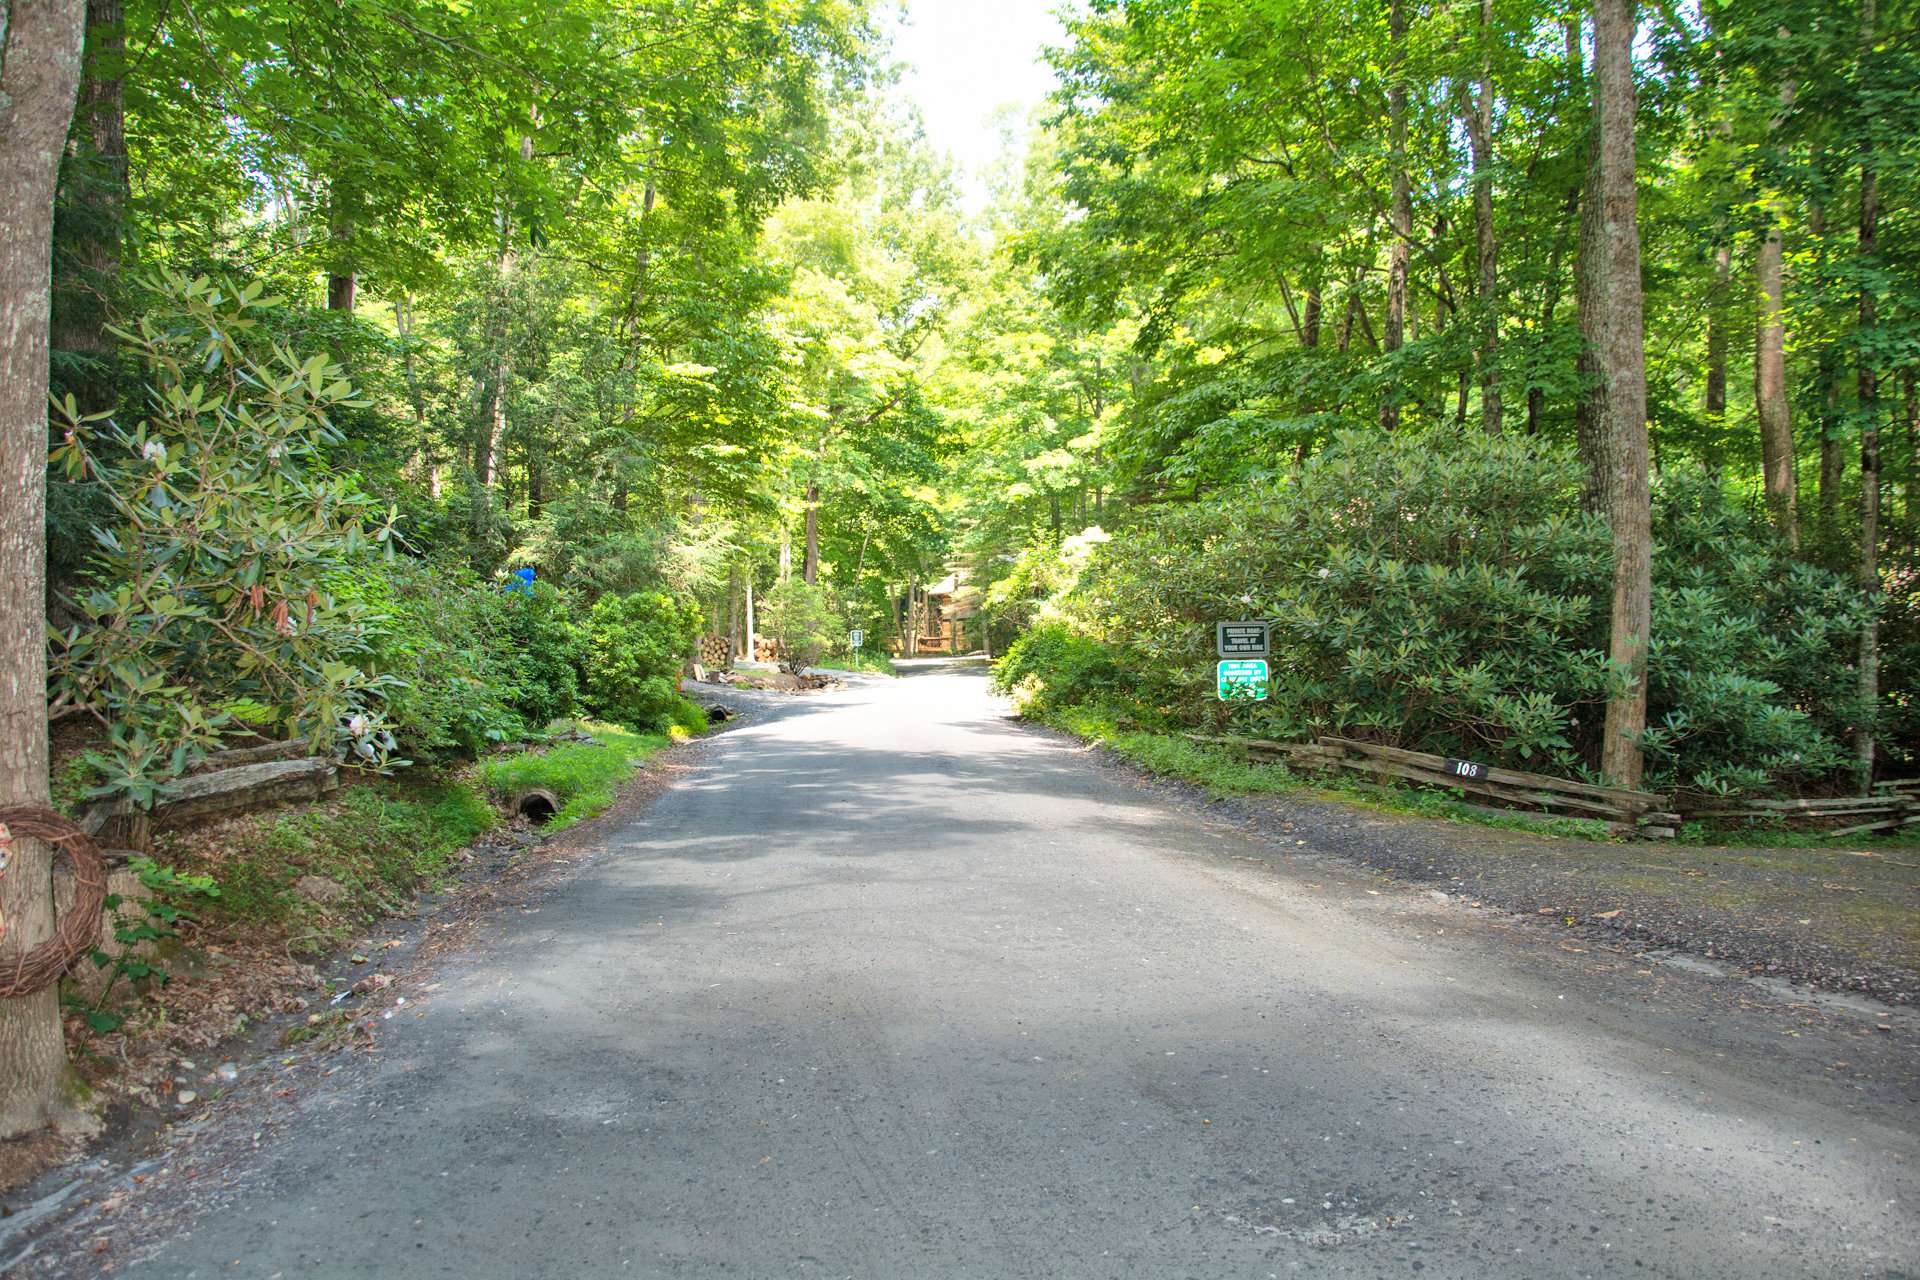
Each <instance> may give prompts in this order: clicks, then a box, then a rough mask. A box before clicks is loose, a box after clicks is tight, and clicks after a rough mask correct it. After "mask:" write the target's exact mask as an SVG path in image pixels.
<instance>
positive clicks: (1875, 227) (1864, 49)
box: [1854, 0, 1880, 795]
mask: <svg viewBox="0 0 1920 1280" xmlns="http://www.w3.org/2000/svg"><path fill="white" fill-rule="evenodd" d="M1875 10H1876V0H1861V5H1860V55H1861V64H1862V66H1861V74H1862V75H1863V76H1870V75H1871V69H1870V67H1869V66H1868V64H1869V62H1870V61H1871V59H1872V57H1873V40H1874V25H1875V22H1876V19H1877V17H1878V15H1877V13H1876V12H1875ZM1879 238H1880V173H1879V169H1878V167H1877V165H1876V161H1875V157H1874V154H1873V140H1872V136H1871V135H1868V137H1867V140H1866V141H1865V142H1863V143H1862V144H1861V148H1860V233H1859V250H1860V259H1861V265H1862V266H1863V267H1868V268H1870V267H1871V266H1872V265H1873V258H1874V255H1875V253H1876V251H1877V249H1878V243H1879ZM1875 311H1876V305H1875V299H1874V294H1873V283H1872V272H1871V271H1870V270H1869V271H1866V272H1863V274H1862V279H1861V284H1860V336H1861V337H1862V338H1863V339H1864V338H1866V337H1868V336H1869V335H1870V334H1871V332H1872V330H1873V328H1874V326H1875V324H1876V323H1877V316H1876V314H1875ZM1869 350H1870V347H1868V346H1867V345H1865V344H1863V345H1862V348H1861V355H1860V369H1859V374H1858V376H1859V388H1860V389H1859V397H1860V590H1861V592H1862V593H1863V594H1864V595H1865V596H1866V598H1867V603H1868V605H1869V606H1870V610H1869V612H1868V615H1867V623H1866V625H1865V626H1864V627H1862V628H1861V629H1860V659H1859V662H1858V664H1857V670H1858V672H1859V676H1860V708H1861V720H1860V727H1859V729H1858V730H1857V731H1856V732H1855V735H1854V756H1855V759H1854V773H1855V781H1856V782H1857V783H1858V785H1859V788H1860V794H1862V795H1867V794H1869V793H1871V792H1872V790H1873V758H1874V750H1875V741H1874V734H1875V730H1876V728H1877V727H1878V726H1877V723H1876V722H1877V721H1878V719H1879V704H1880V382H1879V375H1878V373H1877V372H1876V371H1875V369H1874V367H1873V359H1872V357H1871V355H1869V354H1868V352H1869Z"/></svg>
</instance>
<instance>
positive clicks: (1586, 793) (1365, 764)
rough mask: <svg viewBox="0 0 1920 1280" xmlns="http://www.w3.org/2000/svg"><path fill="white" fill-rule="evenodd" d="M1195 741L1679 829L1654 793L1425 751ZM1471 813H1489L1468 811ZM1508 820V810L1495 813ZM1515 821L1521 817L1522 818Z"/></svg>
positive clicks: (1644, 826)
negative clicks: (1506, 814) (1507, 767)
mask: <svg viewBox="0 0 1920 1280" xmlns="http://www.w3.org/2000/svg"><path fill="white" fill-rule="evenodd" d="M1187 736H1188V737H1189V738H1191V739H1193V740H1194V741H1195V742H1205V743H1210V744H1212V745H1215V746H1230V747H1239V748H1242V749H1245V750H1247V751H1252V752H1256V753H1258V754H1261V755H1268V756H1274V757H1278V758H1284V759H1286V760H1287V761H1288V762H1289V763H1292V764H1294V765H1297V766H1299V767H1301V768H1308V769H1326V770H1344V771H1346V772H1348V773H1358V774H1362V775H1365V776H1368V777H1371V778H1374V779H1376V780H1386V781H1399V782H1419V783H1425V784H1426V785H1428V786H1434V787H1450V788H1453V789H1455V790H1459V791H1465V792H1466V793H1467V794H1469V795H1475V796H1485V797H1486V798H1488V799H1490V800H1498V801H1502V802H1504V803H1506V804H1509V805H1515V806H1520V807H1521V808H1522V809H1525V810H1532V811H1533V812H1534V814H1535V815H1536V816H1538V815H1541V814H1545V815H1547V816H1551V817H1571V818H1592V819H1595V820H1597V821H1600V822H1604V823H1606V824H1607V827H1608V829H1609V830H1610V831H1612V832H1613V834H1615V835H1635V836H1645V837H1647V838H1649V839H1659V838H1665V837H1670V836H1672V835H1673V834H1674V832H1675V831H1676V830H1677V829H1678V828H1679V825H1680V815H1679V814H1677V813H1674V812H1672V811H1671V810H1669V808H1668V804H1667V797H1666V796H1663V795H1660V794H1657V793H1655V792H1652V791H1634V790H1629V789H1627V788H1624V787H1603V786H1598V785H1596V784H1594V783H1590V782H1574V781H1571V780H1569V779H1566V778H1555V777H1551V776H1549V775H1547V774H1544V773H1527V772H1525V771H1523V770H1520V769H1502V768H1500V767H1498V766H1496V765H1488V764H1478V763H1475V762H1472V761H1464V760H1450V759H1448V758H1447V757H1445V756H1436V755H1432V754H1430V753H1428V752H1425V751H1408V750H1406V749H1405V748H1402V747H1383V746H1381V745H1380V744H1378V743H1374V742H1359V741H1356V740H1354V739H1352V738H1335V737H1322V738H1319V739H1317V740H1315V741H1313V742H1274V741H1270V740H1268V739H1264V738H1218V737H1207V736H1205V735H1203V734H1197V733H1195V734H1188V735H1187ZM1470 807H1472V808H1481V809H1486V808H1494V806H1489V805H1473V806H1470ZM1498 812H1501V813H1506V812H1508V810H1505V809H1499V810H1498ZM1519 816H1523V817H1524V816H1526V815H1525V814H1524V813H1520V814H1519Z"/></svg>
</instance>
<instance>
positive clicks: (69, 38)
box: [0, 0, 87, 1138]
mask: <svg viewBox="0 0 1920 1280" xmlns="http://www.w3.org/2000/svg"><path fill="white" fill-rule="evenodd" d="M86 12H87V9H86V4H85V3H84V0H9V2H8V4H7V6H6V8H5V9H4V10H0V15H4V26H3V27H0V48H3V49H4V52H0V564H5V565H6V566H7V572H8V574H9V575H10V579H11V580H10V581H9V582H8V583H7V589H6V590H5V591H0V804H31V805H44V804H46V803H47V617H46V566H47V539H46V533H47V518H46V497H47V493H46V479H47V352H48V325H49V322H50V320H51V317H52V312H53V269H52V262H53V198H54V189H55V187H56V185H57V183H58V181H59V174H60V156H61V152H62V150H63V148H64V147H65V145H66V141H67V128H68V126H69V125H70V124H71V123H72V121H73V108H74V93H75V90H76V89H77V88H78V86H79V83H80V49H81V33H82V30H83V28H84V25H85V19H86ZM8 852H9V853H10V854H11V859H10V861H9V864H8V866H7V869H6V873H5V874H4V875H0V926H4V928H5V932H4V934H0V952H4V953H5V954H7V955H12V954H15V953H17V952H19V951H23V950H26V949H27V948H30V947H33V946H35V945H36V944H38V943H40V942H42V941H44V940H45V939H46V938H47V937H48V936H49V935H51V934H52V932H53V923H54V920H53V860H52V858H51V856H50V854H49V850H48V848H47V846H46V845H45V844H43V843H41V842H40V841H38V840H27V839H16V840H15V841H14V842H13V845H12V847H11V849H10V850H9V851H8ZM66 1062H67V1056H66V1046H65V1045H64V1044H63V1043H62V1040H61V1034H60V995H59V992H58V991H56V990H55V989H54V988H53V987H51V986H49V987H47V988H45V989H44V990H41V991H36V992H34V993H33V994H32V995H27V996H19V997H16V998H14V999H11V1000H0V1138H11V1137H14V1136H16V1135H18V1134H22V1133H27V1132H30V1131H32V1130H35V1129H38V1128H41V1127H42V1126H44V1125H46V1124H47V1123H48V1122H49V1121H51V1120H53V1119H54V1118H55V1116H56V1115H57V1114H58V1111H59V1101H60V1078H61V1074H62V1072H63V1071H64V1069H65V1067H66Z"/></svg>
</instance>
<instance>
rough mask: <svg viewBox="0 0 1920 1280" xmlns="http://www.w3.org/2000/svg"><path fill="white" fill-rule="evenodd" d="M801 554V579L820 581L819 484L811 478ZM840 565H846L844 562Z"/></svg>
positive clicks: (807, 581) (809, 581)
mask: <svg viewBox="0 0 1920 1280" xmlns="http://www.w3.org/2000/svg"><path fill="white" fill-rule="evenodd" d="M801 555H802V557H803V558H802V559H801V561H800V578H801V581H803V582H805V583H806V584H807V585H809V586H812V585H813V584H814V583H816V582H818V581H820V486H819V484H818V483H817V482H815V481H812V480H809V481H807V532H806V549H805V550H804V551H803V552H802V553H801ZM841 567H842V568H845V567H846V566H845V563H844V562H842V565H841Z"/></svg>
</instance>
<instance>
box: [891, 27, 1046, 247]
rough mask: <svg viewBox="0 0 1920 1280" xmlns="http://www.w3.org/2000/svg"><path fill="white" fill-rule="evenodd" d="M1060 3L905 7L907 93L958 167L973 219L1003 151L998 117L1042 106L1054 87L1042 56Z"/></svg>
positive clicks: (899, 36) (898, 38) (898, 34)
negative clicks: (1014, 107)
mask: <svg viewBox="0 0 1920 1280" xmlns="http://www.w3.org/2000/svg"><path fill="white" fill-rule="evenodd" d="M1056 7H1057V5H1056V0H907V2H906V5H905V9H906V17H905V21H904V22H901V23H898V24H895V25H894V28H893V32H894V54H895V56H896V57H897V58H899V60H900V61H901V63H902V64H903V65H904V67H905V74H904V75H903V77H902V79H901V89H902V91H903V92H904V93H905V94H906V95H907V96H908V97H909V98H911V99H912V100H913V101H914V102H915V103H917V104H918V105H919V107H920V112H921V114H922V115H923V116H924V117H925V118H926V125H927V137H928V139H929V140H930V141H931V142H932V143H933V145H934V146H935V147H936V148H938V149H939V150H941V151H944V152H947V153H948V154H949V155H951V156H952V157H953V159H954V163H955V164H956V165H957V166H958V167H959V170H960V176H961V178H962V186H961V190H962V191H963V193H964V194H965V198H966V204H967V208H968V209H969V211H973V212H977V211H978V210H979V209H980V208H981V206H982V205H984V204H985V203H986V199H987V190H986V184H985V182H984V181H983V180H982V173H983V171H984V170H985V169H986V168H987V166H988V165H990V164H991V163H992V162H993V160H994V158H995V157H996V156H997V155H998V154H999V150H1000V130H999V129H998V127H997V126H996V125H995V123H994V120H993V117H994V115H995V114H996V113H997V112H998V110H999V108H1001V107H1004V106H1007V105H1008V104H1019V105H1022V106H1028V107H1031V106H1035V105H1038V104H1039V102H1040V101H1041V99H1043V98H1045V97H1046V95H1047V93H1048V92H1049V91H1050V90H1052V88H1053V86H1054V76H1053V69H1052V68H1051V67H1049V66H1048V65H1047V64H1046V60H1045V59H1044V58H1043V57H1042V56H1041V48H1042V47H1043V46H1045V45H1048V44H1058V43H1059V42H1060V39H1061V33H1060V24H1059V22H1058V21H1057V20H1055V18H1054V16H1053V10H1054V9H1055V8H1056Z"/></svg>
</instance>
